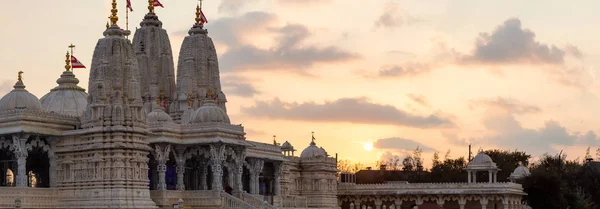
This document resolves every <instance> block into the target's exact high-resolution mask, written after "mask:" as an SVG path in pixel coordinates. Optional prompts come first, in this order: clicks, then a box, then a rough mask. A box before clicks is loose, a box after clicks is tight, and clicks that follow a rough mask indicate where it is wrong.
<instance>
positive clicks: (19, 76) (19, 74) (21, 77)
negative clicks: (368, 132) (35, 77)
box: [17, 71, 23, 81]
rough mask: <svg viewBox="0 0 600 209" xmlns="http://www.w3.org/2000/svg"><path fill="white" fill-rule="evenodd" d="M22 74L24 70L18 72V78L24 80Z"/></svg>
mask: <svg viewBox="0 0 600 209" xmlns="http://www.w3.org/2000/svg"><path fill="white" fill-rule="evenodd" d="M21 74H23V71H19V73H18V77H17V79H18V80H19V81H23V76H21Z"/></svg>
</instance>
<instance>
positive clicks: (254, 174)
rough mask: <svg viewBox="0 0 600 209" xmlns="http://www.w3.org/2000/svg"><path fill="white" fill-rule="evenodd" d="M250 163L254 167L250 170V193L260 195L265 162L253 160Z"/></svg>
mask: <svg viewBox="0 0 600 209" xmlns="http://www.w3.org/2000/svg"><path fill="white" fill-rule="evenodd" d="M250 163H251V166H252V169H250V170H251V171H250V193H251V194H259V190H260V188H259V183H260V182H259V177H260V172H262V169H263V166H264V161H263V160H261V159H256V158H252V159H251V160H250Z"/></svg>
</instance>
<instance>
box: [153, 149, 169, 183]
mask: <svg viewBox="0 0 600 209" xmlns="http://www.w3.org/2000/svg"><path fill="white" fill-rule="evenodd" d="M170 153H171V145H170V144H169V145H166V146H164V147H162V146H160V145H154V156H155V157H154V158H155V159H156V163H157V166H156V170H157V171H158V183H157V185H156V190H167V181H166V180H165V175H166V173H167V161H168V160H169V154H170Z"/></svg>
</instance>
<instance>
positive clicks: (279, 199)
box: [273, 195, 308, 208]
mask: <svg viewBox="0 0 600 209" xmlns="http://www.w3.org/2000/svg"><path fill="white" fill-rule="evenodd" d="M273 205H275V206H277V207H279V208H306V207H307V205H308V203H307V201H306V197H301V196H293V195H286V196H274V197H273Z"/></svg>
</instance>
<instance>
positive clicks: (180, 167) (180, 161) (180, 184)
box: [167, 146, 185, 190]
mask: <svg viewBox="0 0 600 209" xmlns="http://www.w3.org/2000/svg"><path fill="white" fill-rule="evenodd" d="M176 150H177V153H175V156H177V157H176V159H175V163H176V164H177V165H176V166H177V167H176V169H177V170H176V172H177V185H176V187H177V190H185V183H184V181H183V177H184V174H185V157H184V156H183V152H184V151H185V147H183V146H178V147H177V148H176ZM167 159H168V157H167Z"/></svg>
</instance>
